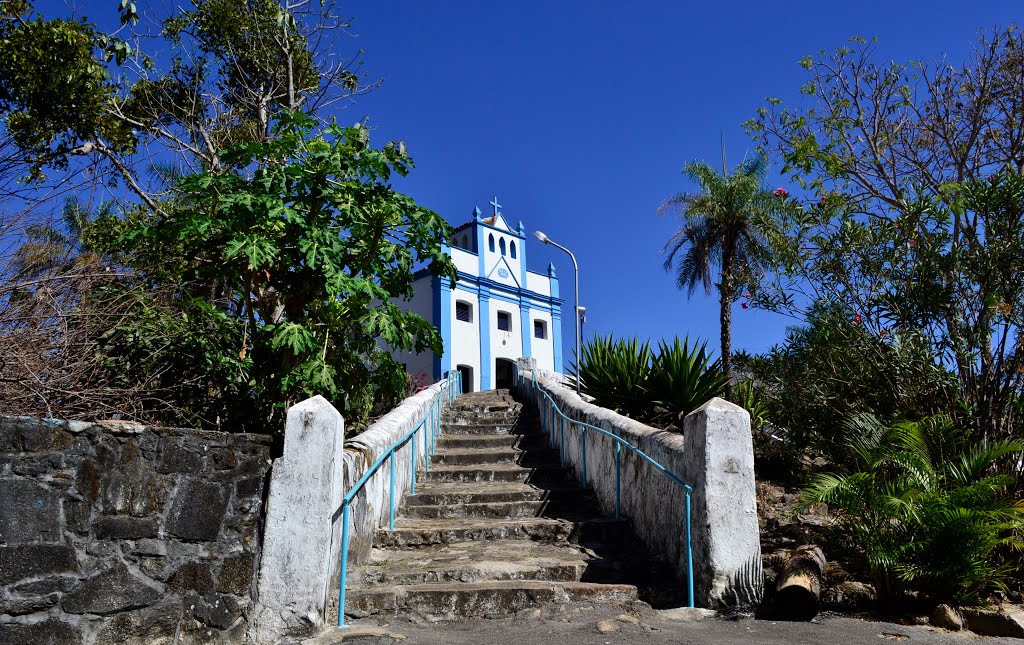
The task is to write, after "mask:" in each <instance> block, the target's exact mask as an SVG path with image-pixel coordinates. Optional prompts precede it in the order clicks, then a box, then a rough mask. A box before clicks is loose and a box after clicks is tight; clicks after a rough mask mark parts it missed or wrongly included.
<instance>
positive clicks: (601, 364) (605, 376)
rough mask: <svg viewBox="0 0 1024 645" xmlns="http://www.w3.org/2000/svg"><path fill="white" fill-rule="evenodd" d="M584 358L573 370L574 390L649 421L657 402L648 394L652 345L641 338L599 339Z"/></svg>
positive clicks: (588, 344) (587, 345)
mask: <svg viewBox="0 0 1024 645" xmlns="http://www.w3.org/2000/svg"><path fill="white" fill-rule="evenodd" d="M582 354H583V358H582V360H580V361H577V362H576V363H574V364H573V365H572V366H571V367H570V368H569V380H570V382H571V383H572V385H573V387H575V385H576V381H577V380H579V383H580V391H581V392H585V393H586V394H588V395H589V396H592V397H594V403H595V404H597V405H600V406H602V407H606V408H608V409H610V410H615V411H616V412H618V413H620V414H624V415H626V416H629V417H633V418H634V419H645V418H648V417H649V416H650V415H651V413H652V410H653V405H654V403H653V401H652V400H651V399H650V398H649V397H648V395H647V389H646V387H645V386H646V384H647V380H648V378H649V376H650V371H651V360H652V359H653V357H654V354H653V353H652V352H651V344H650V342H648V341H645V342H643V343H641V342H640V341H639V339H637V338H629V339H626V338H620V339H616V338H615V337H614V336H607V337H605V336H595V337H594V338H592V339H590V340H589V341H587V342H586V343H584V344H583V348H582Z"/></svg>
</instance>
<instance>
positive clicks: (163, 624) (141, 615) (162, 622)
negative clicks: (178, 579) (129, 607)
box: [95, 599, 182, 645]
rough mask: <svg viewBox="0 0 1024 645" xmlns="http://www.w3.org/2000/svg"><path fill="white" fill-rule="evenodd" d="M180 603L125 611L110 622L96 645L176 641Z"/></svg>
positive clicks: (131, 644)
mask: <svg viewBox="0 0 1024 645" xmlns="http://www.w3.org/2000/svg"><path fill="white" fill-rule="evenodd" d="M181 616H182V607H181V600H180V599H172V600H170V601H169V602H166V603H163V604H160V605H157V606H154V607H146V608H143V609H137V610H135V611H126V612H122V613H120V614H117V615H116V616H114V617H112V618H111V619H110V620H108V621H107V622H106V623H105V624H104V625H103V627H102V628H101V629H100V630H99V632H98V633H97V634H96V641H95V643H96V645H115V644H116V645H151V644H155V643H167V644H168V645H170V644H171V643H172V642H174V640H175V633H176V631H177V629H178V622H179V621H180V620H181Z"/></svg>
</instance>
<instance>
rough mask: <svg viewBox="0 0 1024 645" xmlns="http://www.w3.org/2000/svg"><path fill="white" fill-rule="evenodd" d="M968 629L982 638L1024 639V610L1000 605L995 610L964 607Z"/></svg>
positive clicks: (1013, 606) (963, 614) (1014, 606)
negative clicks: (1004, 637) (1005, 637)
mask: <svg viewBox="0 0 1024 645" xmlns="http://www.w3.org/2000/svg"><path fill="white" fill-rule="evenodd" d="M960 613H961V615H962V616H963V619H964V624H965V625H966V626H967V629H969V630H971V631H972V632H974V633H975V634H981V635H982V636H1009V637H1011V638H1024V608H1021V606H1020V605H999V607H998V608H997V609H995V610H992V609H977V608H975V607H963V608H961V610H960Z"/></svg>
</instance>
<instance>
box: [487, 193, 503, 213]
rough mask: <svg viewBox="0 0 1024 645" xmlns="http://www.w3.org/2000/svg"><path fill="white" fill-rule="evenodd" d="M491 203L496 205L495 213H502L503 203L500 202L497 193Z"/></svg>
mask: <svg viewBox="0 0 1024 645" xmlns="http://www.w3.org/2000/svg"><path fill="white" fill-rule="evenodd" d="M489 203H490V205H491V206H493V207H494V214H495V215H498V214H500V213H501V204H499V203H498V196H497V195H495V196H494V199H492V200H491V201H490V202H489Z"/></svg>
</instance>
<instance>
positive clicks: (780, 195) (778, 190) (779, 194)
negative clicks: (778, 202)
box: [775, 186, 789, 199]
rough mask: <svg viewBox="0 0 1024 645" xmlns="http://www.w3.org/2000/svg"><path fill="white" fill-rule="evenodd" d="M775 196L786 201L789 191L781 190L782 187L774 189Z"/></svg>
mask: <svg viewBox="0 0 1024 645" xmlns="http://www.w3.org/2000/svg"><path fill="white" fill-rule="evenodd" d="M775 196H776V197H778V198H779V199H786V198H787V197H789V191H788V190H786V189H785V188H783V187H782V186H779V187H778V188H776V189H775Z"/></svg>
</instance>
